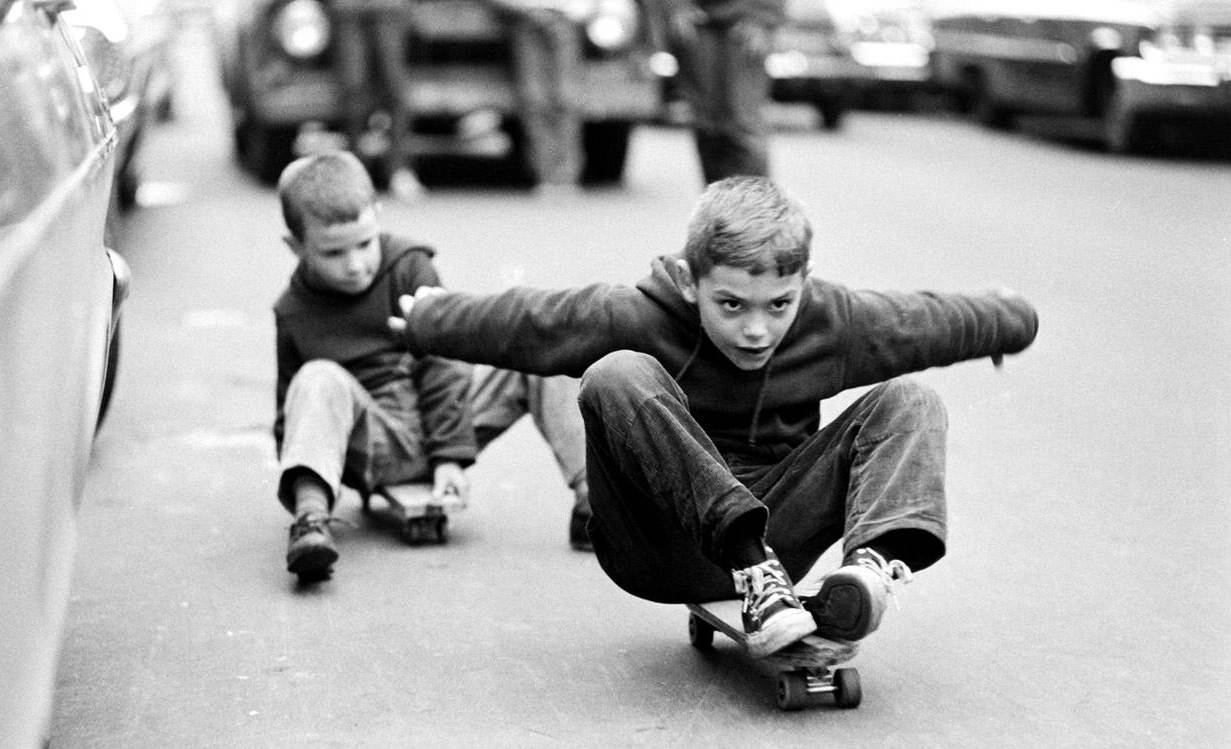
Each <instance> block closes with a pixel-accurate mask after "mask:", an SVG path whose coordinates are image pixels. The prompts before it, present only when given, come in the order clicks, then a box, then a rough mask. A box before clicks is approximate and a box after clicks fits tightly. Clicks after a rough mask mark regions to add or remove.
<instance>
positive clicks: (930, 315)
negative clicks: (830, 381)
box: [845, 289, 1039, 387]
mask: <svg viewBox="0 0 1231 749" xmlns="http://www.w3.org/2000/svg"><path fill="white" fill-rule="evenodd" d="M850 315H851V322H852V325H851V327H850V332H851V340H850V341H849V344H850V350H851V352H852V357H851V366H850V369H849V370H848V371H847V373H846V378H845V380H846V382H845V386H846V387H855V386H858V385H864V384H869V383H873V382H879V381H881V380H884V379H888V378H889V377H894V376H897V375H899V374H905V373H907V372H915V371H918V370H922V369H927V368H929V367H939V366H945V365H948V364H953V363H955V362H959V361H964V360H966V359H977V358H980V357H984V356H987V357H991V358H992V361H993V363H995V364H997V365H999V363H1000V361H1001V360H1003V358H1004V356H1005V355H1006V354H1016V353H1018V352H1019V351H1022V350H1023V349H1025V348H1026V347H1027V346H1029V345H1030V344H1031V342H1033V341H1034V337H1035V334H1036V333H1037V332H1038V326H1039V319H1038V314H1037V313H1036V312H1035V309H1034V307H1032V306H1031V305H1030V303H1029V302H1027V301H1026V299H1025V298H1024V297H1022V296H1021V295H1020V294H1017V293H1016V292H1013V291H1010V290H1008V289H999V290H996V291H990V292H987V293H984V294H973V295H964V294H937V293H932V292H920V293H913V294H887V293H878V292H867V291H860V292H854V293H852V295H851V297H850Z"/></svg>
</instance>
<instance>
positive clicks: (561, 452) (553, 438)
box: [470, 365, 586, 490]
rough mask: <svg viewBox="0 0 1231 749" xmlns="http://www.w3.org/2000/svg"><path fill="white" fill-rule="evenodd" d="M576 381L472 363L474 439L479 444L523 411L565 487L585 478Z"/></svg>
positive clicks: (515, 419)
mask: <svg viewBox="0 0 1231 749" xmlns="http://www.w3.org/2000/svg"><path fill="white" fill-rule="evenodd" d="M577 394H578V381H577V379H576V378H573V377H563V376H560V377H540V376H538V375H528V374H524V373H521V372H515V371H513V370H509V369H496V368H494V367H489V366H486V365H476V366H475V368H474V375H473V377H472V379H471V384H470V404H471V414H472V418H473V422H474V430H475V439H476V441H477V442H478V446H479V449H480V450H482V449H483V448H484V447H486V446H487V445H488V444H489V443H491V441H492V440H494V439H496V438H497V437H499V436H500V435H501V434H503V433H504V432H505V431H506V430H507V429H508V428H509V427H511V426H513V424H514V423H515V422H516V421H517V420H518V419H520V418H521V417H522V416H525V415H526V414H529V415H530V418H531V419H533V421H534V425H535V426H536V427H537V428H538V430H539V434H541V435H543V439H544V440H545V441H546V442H547V446H548V447H549V448H550V449H551V452H552V455H553V456H554V457H555V459H556V464H557V465H558V466H559V467H560V475H561V476H562V477H563V478H564V481H565V483H566V484H568V486H569V488H570V489H574V490H576V489H578V488H579V486H580V485H581V484H583V483H584V482H585V480H586V463H585V428H584V426H583V425H582V422H581V411H580V410H579V409H578V407H577Z"/></svg>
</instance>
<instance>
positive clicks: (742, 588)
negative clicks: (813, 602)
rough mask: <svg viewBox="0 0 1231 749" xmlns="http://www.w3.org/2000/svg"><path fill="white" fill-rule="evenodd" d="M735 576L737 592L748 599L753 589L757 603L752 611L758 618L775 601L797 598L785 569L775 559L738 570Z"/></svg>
mask: <svg viewBox="0 0 1231 749" xmlns="http://www.w3.org/2000/svg"><path fill="white" fill-rule="evenodd" d="M734 577H735V592H736V593H740V594H743V595H744V596H745V598H744V600H745V601H747V593H748V591H749V589H751V590H752V593H753V595H754V596H755V598H754V599H753V600H754V602H755V604H756V608H755V609H752V613H755V614H756V616H757V618H758V619H760V618H761V613H762V612H763V611H765V609H766V608H768V607H769V606H770V605H771V604H773V603H774V602H775V601H779V600H783V599H785V600H787V601H791V600H792V599H794V598H795V594H794V592H793V591H792V589H791V585H790V583H788V582H787V578H786V572H785V570H782V569H781V568H780V567H779V566H778V565H776V564H774V563H773V560H770V561H768V562H762V563H761V564H758V565H756V566H754V567H749V568H748V569H747V570H736V572H735V575H734Z"/></svg>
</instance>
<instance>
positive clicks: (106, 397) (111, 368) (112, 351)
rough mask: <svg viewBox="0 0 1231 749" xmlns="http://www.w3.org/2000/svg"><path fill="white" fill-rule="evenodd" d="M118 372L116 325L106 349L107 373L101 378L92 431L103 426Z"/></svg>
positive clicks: (118, 346)
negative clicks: (95, 420)
mask: <svg viewBox="0 0 1231 749" xmlns="http://www.w3.org/2000/svg"><path fill="white" fill-rule="evenodd" d="M119 371H120V325H119V323H116V326H115V334H114V335H112V336H111V346H110V347H109V348H108V349H107V373H106V375H105V376H104V377H103V393H102V397H101V398H100V399H99V403H98V421H97V422H96V423H95V426H94V429H95V430H97V429H98V428H99V427H101V426H102V425H103V419H105V418H106V416H107V411H108V409H110V408H111V395H112V393H113V392H114V391H115V380H116V377H117V375H118V374H119Z"/></svg>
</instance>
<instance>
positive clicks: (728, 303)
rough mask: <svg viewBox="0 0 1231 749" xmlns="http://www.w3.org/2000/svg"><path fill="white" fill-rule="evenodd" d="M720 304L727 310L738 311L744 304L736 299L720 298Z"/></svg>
mask: <svg viewBox="0 0 1231 749" xmlns="http://www.w3.org/2000/svg"><path fill="white" fill-rule="evenodd" d="M718 306H719V307H722V308H723V309H724V310H726V311H727V312H737V311H739V308H740V307H741V306H742V305H741V304H740V303H739V301H738V300H735V299H719V300H718Z"/></svg>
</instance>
